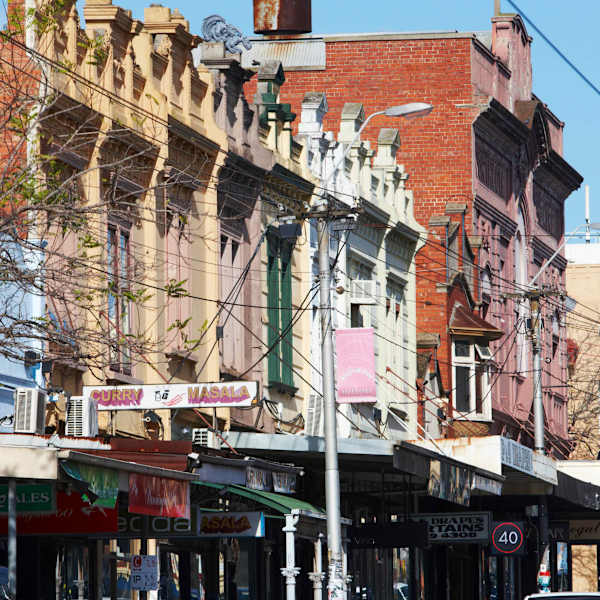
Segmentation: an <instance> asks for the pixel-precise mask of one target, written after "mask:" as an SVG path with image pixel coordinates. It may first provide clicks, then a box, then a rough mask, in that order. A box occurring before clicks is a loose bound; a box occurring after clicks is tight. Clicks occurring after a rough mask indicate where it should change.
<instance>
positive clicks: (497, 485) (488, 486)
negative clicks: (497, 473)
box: [471, 473, 502, 496]
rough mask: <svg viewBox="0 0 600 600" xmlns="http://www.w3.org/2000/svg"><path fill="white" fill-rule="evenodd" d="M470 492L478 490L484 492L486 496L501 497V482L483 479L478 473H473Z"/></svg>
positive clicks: (487, 478)
mask: <svg viewBox="0 0 600 600" xmlns="http://www.w3.org/2000/svg"><path fill="white" fill-rule="evenodd" d="M471 490H479V491H480V492H486V493H488V494H494V495H495V496H501V495H502V482H501V481H496V480H495V479H490V478H489V477H484V476H483V475H479V474H478V473H473V475H472V481H471Z"/></svg>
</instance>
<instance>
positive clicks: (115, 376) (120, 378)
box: [106, 369, 144, 385]
mask: <svg viewBox="0 0 600 600" xmlns="http://www.w3.org/2000/svg"><path fill="white" fill-rule="evenodd" d="M106 381H107V382H110V381H116V382H117V383H125V384H127V385H142V384H143V383H144V382H143V381H142V380H141V379H138V378H137V377H132V376H131V375H125V373H118V372H117V371H113V370H111V369H109V370H108V375H107V376H106Z"/></svg>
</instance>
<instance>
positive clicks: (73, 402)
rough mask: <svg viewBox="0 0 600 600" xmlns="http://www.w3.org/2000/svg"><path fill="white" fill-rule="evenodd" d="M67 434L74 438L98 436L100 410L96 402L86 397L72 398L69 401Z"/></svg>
mask: <svg viewBox="0 0 600 600" xmlns="http://www.w3.org/2000/svg"><path fill="white" fill-rule="evenodd" d="M65 433H66V434H67V435H72V436H74V437H96V436H97V435H98V408H97V406H96V403H95V402H94V400H92V399H91V398H89V397H85V396H71V397H70V398H69V399H68V400H67V416H66V425H65Z"/></svg>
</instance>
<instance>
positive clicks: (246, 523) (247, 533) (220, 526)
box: [198, 512, 265, 537]
mask: <svg viewBox="0 0 600 600" xmlns="http://www.w3.org/2000/svg"><path fill="white" fill-rule="evenodd" d="M198 536H199V537H265V516H264V515H263V513H261V512H199V513H198Z"/></svg>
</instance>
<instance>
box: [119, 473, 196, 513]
mask: <svg viewBox="0 0 600 600" xmlns="http://www.w3.org/2000/svg"><path fill="white" fill-rule="evenodd" d="M129 512H132V513H139V514H143V515H154V516H157V517H183V518H185V519H189V518H190V484H189V481H180V480H178V479H168V478H167V477H154V476H151V475H142V474H140V473H130V474H129Z"/></svg>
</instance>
